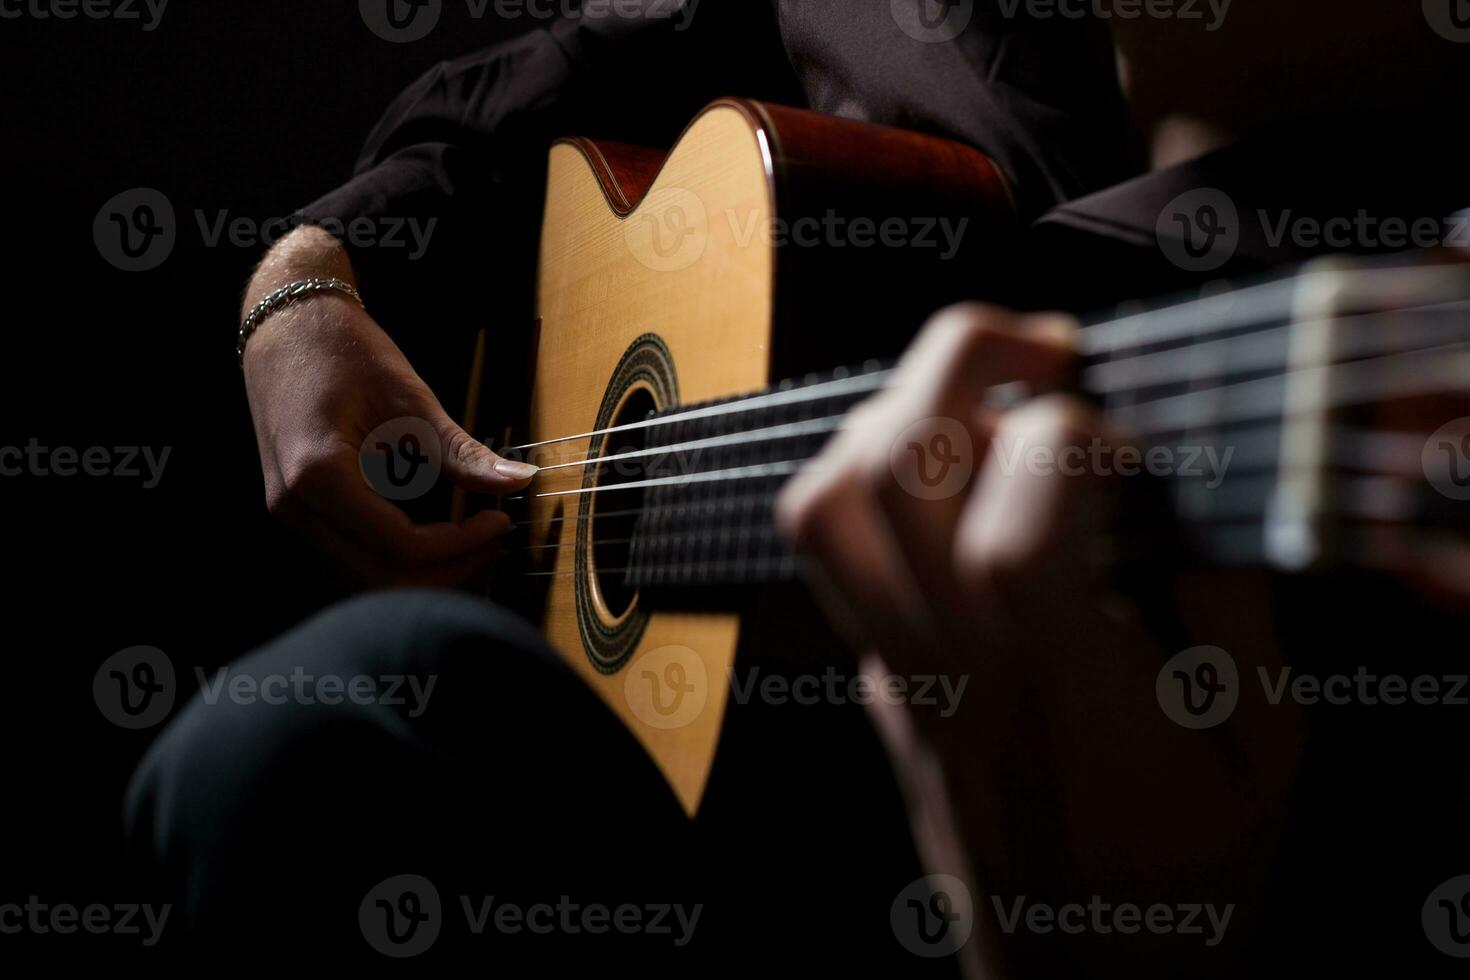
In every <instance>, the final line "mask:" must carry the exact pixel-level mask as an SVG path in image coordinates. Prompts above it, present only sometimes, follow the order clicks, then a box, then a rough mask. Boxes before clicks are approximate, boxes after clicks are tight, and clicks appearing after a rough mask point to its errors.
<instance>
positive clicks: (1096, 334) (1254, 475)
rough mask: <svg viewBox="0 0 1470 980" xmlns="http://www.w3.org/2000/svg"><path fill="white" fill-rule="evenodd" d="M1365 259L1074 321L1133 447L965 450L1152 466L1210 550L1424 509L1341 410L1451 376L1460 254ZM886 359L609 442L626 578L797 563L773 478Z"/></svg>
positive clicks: (1141, 468)
mask: <svg viewBox="0 0 1470 980" xmlns="http://www.w3.org/2000/svg"><path fill="white" fill-rule="evenodd" d="M1378 272H1380V273H1382V274H1383V275H1384V276H1387V277H1388V278H1385V279H1384V280H1383V281H1382V282H1375V281H1373V276H1374V275H1375V274H1377V273H1371V272H1363V271H1359V272H1357V273H1355V274H1354V276H1353V277H1352V280H1351V285H1352V289H1351V290H1349V291H1346V292H1345V291H1344V290H1343V288H1341V287H1342V283H1343V282H1344V281H1345V280H1343V279H1342V278H1333V279H1332V283H1331V284H1330V285H1333V286H1334V287H1335V288H1327V286H1328V285H1329V284H1328V283H1326V282H1325V281H1324V280H1323V279H1322V277H1323V276H1326V275H1334V274H1332V273H1328V272H1321V271H1319V272H1315V273H1311V274H1303V275H1300V276H1293V277H1289V278H1286V279H1282V280H1279V281H1275V282H1270V283H1265V284H1261V285H1258V286H1255V287H1251V288H1250V289H1246V290H1240V291H1236V292H1232V293H1228V294H1222V295H1218V296H1212V297H1207V298H1204V299H1198V300H1193V301H1190V302H1187V303H1182V304H1174V305H1169V306H1164V307H1161V308H1159V309H1154V310H1141V311H1137V312H1134V313H1132V314H1130V315H1127V316H1123V317H1118V318H1114V319H1110V320H1107V321H1104V322H1101V323H1097V324H1094V325H1091V326H1089V327H1086V328H1084V329H1083V331H1082V332H1081V334H1080V338H1079V349H1080V353H1081V372H1080V383H1079V389H1080V391H1081V393H1082V394H1083V395H1085V396H1086V397H1088V398H1090V399H1091V400H1093V401H1094V402H1095V403H1096V404H1097V405H1098V406H1099V407H1100V408H1101V409H1102V411H1103V413H1104V414H1105V415H1106V416H1107V417H1109V418H1110V419H1111V420H1113V421H1114V422H1116V423H1117V424H1118V425H1119V426H1120V427H1122V428H1124V429H1126V430H1127V431H1129V432H1131V433H1132V434H1133V435H1134V437H1135V439H1136V442H1135V443H1134V444H1133V447H1132V448H1130V449H1128V450H1125V451H1123V452H1121V453H1120V452H1118V451H1117V450H1116V449H1115V448H1111V447H1104V446H1100V445H1099V446H1096V447H1085V448H1086V450H1087V452H1086V453H1084V454H1083V456H1081V457H1078V458H1075V459H1072V460H1070V461H1068V460H1063V459H1042V458H1038V457H1036V456H1035V455H1034V454H1033V453H1032V452H1031V447H1024V446H1005V445H1001V444H998V443H997V444H992V445H990V446H985V447H981V446H976V447H973V448H974V451H975V452H976V453H977V454H978V453H986V454H989V455H988V457H987V458H986V464H987V465H997V466H1003V467H1009V468H1014V467H1018V466H1043V467H1049V468H1051V469H1058V470H1061V471H1062V472H1067V469H1066V468H1067V467H1068V466H1071V467H1073V468H1075V467H1078V466H1085V467H1091V468H1093V469H1096V470H1099V471H1101V472H1102V473H1104V474H1105V475H1106V474H1108V473H1116V474H1118V475H1124V476H1132V475H1146V476H1147V477H1153V478H1157V479H1150V480H1148V481H1147V482H1148V484H1149V485H1151V486H1152V487H1153V488H1155V489H1154V491H1153V492H1154V493H1155V494H1159V495H1162V496H1163V497H1164V498H1165V499H1166V501H1167V503H1168V505H1169V506H1170V507H1171V508H1172V512H1173V514H1174V517H1175V519H1176V524H1177V527H1178V529H1179V531H1180V534H1179V536H1178V540H1176V541H1175V542H1174V544H1176V545H1179V546H1181V547H1182V548H1183V550H1184V551H1185V552H1186V553H1188V554H1190V555H1192V556H1195V557H1198V558H1202V559H1204V560H1207V561H1210V562H1212V563H1223V564H1274V565H1279V566H1286V567H1302V566H1304V565H1310V564H1312V563H1314V562H1316V561H1319V560H1321V559H1323V558H1324V557H1325V554H1326V548H1327V541H1326V533H1327V532H1326V529H1327V528H1328V527H1329V525H1330V526H1331V527H1332V528H1333V529H1334V530H1333V532H1332V537H1333V539H1334V542H1335V544H1336V545H1338V546H1339V547H1344V546H1345V543H1346V542H1347V541H1348V540H1349V535H1347V534H1345V533H1344V531H1343V528H1344V525H1345V522H1347V521H1351V520H1353V519H1369V518H1372V519H1379V520H1383V519H1388V520H1399V521H1402V522H1420V523H1423V522H1425V521H1426V520H1430V519H1432V518H1433V516H1434V515H1433V514H1432V513H1430V511H1431V510H1432V509H1433V508H1432V506H1430V507H1429V510H1426V506H1425V505H1432V504H1433V503H1434V497H1433V495H1428V496H1427V497H1424V498H1422V499H1416V500H1414V501H1412V502H1411V503H1409V504H1402V503H1401V504H1400V505H1399V506H1398V511H1399V513H1387V514H1385V513H1382V512H1381V511H1382V510H1383V503H1382V501H1383V500H1384V499H1385V498H1384V495H1383V493H1382V480H1381V478H1380V477H1378V476H1375V475H1374V474H1373V473H1372V472H1371V470H1372V467H1371V466H1370V465H1367V463H1366V461H1369V460H1371V459H1374V458H1378V457H1382V456H1385V455H1392V454H1394V453H1396V452H1397V453H1399V455H1402V453H1401V452H1400V450H1402V449H1404V448H1405V447H1401V446H1396V445H1393V442H1394V440H1395V438H1396V437H1394V436H1393V435H1392V434H1391V433H1384V432H1379V431H1374V430H1371V429H1370V428H1368V427H1354V426H1352V425H1351V424H1350V423H1351V421H1352V418H1353V414H1352V413H1353V410H1354V408H1355V407H1358V406H1362V405H1367V404H1371V403H1374V402H1378V401H1381V400H1383V399H1388V398H1393V397H1397V396H1399V395H1403V394H1414V393H1418V392H1421V391H1424V390H1434V389H1435V388H1437V387H1438V388H1443V387H1454V386H1456V385H1458V384H1459V383H1460V382H1459V379H1460V378H1463V377H1464V376H1465V369H1466V363H1465V361H1464V359H1463V358H1464V357H1465V350H1464V348H1465V341H1466V327H1465V322H1466V316H1465V314H1466V313H1467V312H1470V293H1467V290H1466V284H1465V281H1464V278H1465V277H1464V275H1463V273H1462V271H1461V270H1460V269H1459V268H1458V267H1455V268H1454V269H1452V270H1451V271H1450V272H1448V273H1447V272H1446V271H1445V270H1444V269H1443V268H1435V267H1431V268H1428V269H1421V270H1414V271H1410V272H1407V273H1406V272H1405V270H1403V269H1393V270H1386V269H1385V270H1378ZM1390 273H1391V275H1390ZM1406 276H1407V277H1408V278H1406ZM1415 277H1417V279H1415ZM1410 280H1415V281H1410ZM1390 300H1392V302H1390ZM1406 304H1407V308H1406ZM1385 306H1393V307H1395V310H1394V312H1393V313H1392V314H1390V313H1387V312H1385V310H1384V307H1385ZM1409 314H1412V315H1409ZM1390 326H1391V327H1392V329H1390ZM1448 355H1454V357H1449V356H1448ZM891 373H892V372H891V371H890V370H888V369H887V368H885V367H884V366H882V365H879V364H876V363H870V364H867V365H864V366H863V367H860V368H855V369H841V370H838V371H836V372H833V373H831V374H829V375H825V376H821V377H818V376H809V377H807V378H805V379H802V380H800V381H786V382H783V383H781V384H780V385H777V386H774V387H772V388H770V389H767V390H766V391H764V392H759V393H756V394H754V395H747V396H741V397H740V398H735V399H728V400H725V401H722V402H712V403H707V404H703V405H695V406H679V407H677V408H674V409H670V410H667V411H665V412H663V413H661V414H660V415H659V416H656V417H655V419H654V420H653V421H651V422H650V424H649V425H648V426H647V427H646V428H644V429H642V430H640V432H641V433H642V435H641V436H640V438H639V443H638V446H637V447H636V448H635V449H633V450H631V455H629V451H625V452H623V453H618V452H615V451H611V450H609V451H607V452H606V453H605V456H606V457H608V458H610V459H612V460H613V462H611V463H607V464H604V467H603V469H604V472H602V473H600V474H599V475H598V482H599V484H603V485H621V487H623V488H626V489H621V488H620V489H617V490H613V491H612V492H611V493H610V494H609V495H607V497H606V498H605V499H601V500H599V505H600V506H602V507H603V508H604V509H605V512H606V511H607V510H611V509H612V507H618V508H621V509H626V510H627V511H629V512H631V513H634V514H636V518H635V519H634V520H633V521H631V522H630V523H631V529H630V531H629V532H628V533H629V539H628V550H627V552H626V556H627V558H626V569H625V574H626V580H627V583H628V585H629V586H636V587H644V588H652V589H658V588H661V587H683V586H735V585H745V584H757V583H769V582H776V581H782V580H786V579H790V578H792V577H794V576H795V575H796V574H797V573H798V571H799V560H798V558H797V557H796V556H795V555H793V553H792V552H791V550H790V549H789V548H788V547H787V546H786V545H785V544H784V542H783V541H782V539H781V537H780V536H779V535H778V533H777V532H776V529H775V526H774V519H773V506H774V501H775V499H776V496H777V494H778V492H779V490H780V488H781V486H782V485H783V484H784V483H785V481H786V480H787V479H789V478H790V477H791V476H792V475H793V474H794V473H796V472H797V471H798V470H799V469H800V468H802V467H803V466H806V465H810V463H809V461H810V460H812V459H813V457H815V456H816V455H817V453H818V452H819V451H820V449H821V447H822V445H823V444H824V443H825V442H826V440H827V439H828V438H830V437H831V436H832V434H833V433H834V432H835V431H836V430H837V429H838V428H840V427H841V424H842V418H843V416H844V415H845V414H846V413H847V411H848V410H850V409H851V408H852V407H853V406H854V405H855V404H856V403H858V402H859V401H861V400H863V399H864V398H866V397H868V396H869V395H871V394H872V393H873V392H875V391H877V390H878V389H879V388H881V387H883V386H884V385H885V384H887V383H888V382H889V379H890V375H891ZM1015 394H1016V393H1015V392H1013V391H1010V390H1007V389H1001V390H998V391H997V392H996V395H997V398H998V399H1001V400H1004V399H1006V398H1009V397H1014V396H1015ZM1416 447H1417V443H1416ZM1416 447H1408V448H1410V449H1413V450H1414V451H1415V452H1417V448H1416ZM619 456H622V457H624V458H622V459H618V458H617V457H619ZM1283 461H1287V462H1283ZM976 462H977V464H979V463H980V460H979V459H977V460H976ZM1151 499H1156V498H1151ZM1398 499H1400V500H1401V501H1402V500H1403V499H1404V497H1403V495H1402V494H1400V495H1399V498H1398ZM1439 503H1440V504H1443V501H1442V500H1441V501H1439ZM1375 509H1376V511H1379V512H1377V513H1375V512H1374V511H1375ZM1458 516H1459V515H1458V514H1456V515H1454V517H1456V518H1458ZM1154 517H1155V520H1154V521H1153V523H1155V524H1157V523H1158V521H1157V517H1158V515H1157V512H1155V513H1154ZM1136 543H1137V542H1136V541H1134V542H1124V545H1125V550H1126V546H1127V545H1131V544H1136Z"/></svg>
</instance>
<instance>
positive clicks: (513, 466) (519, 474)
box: [495, 459, 536, 480]
mask: <svg viewBox="0 0 1470 980" xmlns="http://www.w3.org/2000/svg"><path fill="white" fill-rule="evenodd" d="M495 472H497V473H499V474H500V475H501V476H503V477H506V478H508V479H511V480H529V479H530V478H531V477H533V476H535V475H536V467H534V466H532V465H531V464H530V463H518V462H516V461H515V460H513V459H497V460H496V461H495Z"/></svg>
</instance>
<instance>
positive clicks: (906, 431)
mask: <svg viewBox="0 0 1470 980" xmlns="http://www.w3.org/2000/svg"><path fill="white" fill-rule="evenodd" d="M1071 329H1072V323H1071V321H1070V320H1067V319H1064V318H1057V317H1045V318H1018V317H1015V316H1012V315H1010V314H1006V313H1004V312H1002V311H999V310H994V309H991V308H988V307H982V306H960V307H953V308H951V309H949V310H946V311H944V312H943V313H941V314H939V315H938V316H936V317H935V318H934V320H933V321H932V322H931V324H930V326H929V327H927V328H926V330H925V332H924V335H923V336H922V337H921V338H920V340H919V341H918V342H916V344H915V346H914V348H913V350H912V353H911V356H910V357H909V358H906V362H907V363H906V364H905V365H903V366H902V367H901V368H900V370H899V374H898V377H897V378H896V384H895V388H894V399H893V401H892V402H891V403H890V404H888V405H885V411H884V412H883V413H882V414H881V416H880V418H881V421H882V424H881V425H880V426H879V427H877V428H876V429H875V430H874V431H872V432H869V433H868V434H867V435H866V439H867V441H868V443H869V445H871V446H874V447H886V449H887V452H886V453H884V452H881V450H880V451H879V452H875V453H872V454H871V455H870V457H869V466H868V468H867V471H866V478H867V479H868V481H869V483H870V487H871V492H872V494H873V495H874V497H875V498H876V499H877V501H878V503H879V505H880V506H881V508H882V510H883V512H884V514H885V516H886V517H887V520H888V521H889V523H890V524H891V526H892V528H893V536H894V539H895V540H896V541H897V543H898V546H899V548H900V550H901V551H902V552H903V555H904V557H905V559H906V560H907V562H908V564H909V566H910V567H911V568H912V570H913V574H914V577H915V578H916V579H917V580H918V582H919V584H920V586H921V587H922V588H923V589H924V591H925V592H926V593H928V594H929V595H930V596H931V597H932V598H931V601H932V603H933V605H935V606H936V607H937V608H939V609H944V610H950V609H953V608H954V607H955V606H956V604H958V603H962V602H963V601H964V600H963V597H962V596H961V594H960V590H959V588H958V586H957V584H956V583H955V581H954V576H953V574H952V573H953V566H952V565H951V563H950V562H949V561H948V560H947V556H948V555H949V553H950V550H951V546H952V542H953V540H954V535H955V526H956V524H957V523H958V521H959V518H960V514H961V513H962V511H963V510H964V507H965V501H966V500H967V498H968V496H969V494H970V492H971V490H972V489H973V486H974V482H973V474H974V472H975V471H976V470H981V469H983V468H984V466H985V465H987V464H993V462H994V461H993V460H991V459H990V458H989V457H990V455H991V454H989V453H988V452H987V451H986V450H987V448H988V447H989V446H990V444H991V435H992V432H993V430H994V424H995V418H996V413H995V412H993V411H991V410H988V409H986V408H985V407H984V406H985V401H986V398H987V396H988V395H989V394H990V393H991V392H992V390H993V389H995V388H996V387H998V386H999V385H1002V384H1007V383H1011V382H1024V383H1026V385H1027V386H1028V387H1032V388H1047V387H1052V386H1055V385H1058V384H1061V383H1062V382H1063V381H1064V380H1065V379H1066V378H1067V377H1068V375H1069V374H1070V373H1071V371H1072V370H1073V365H1074V354H1073V352H1072V350H1071V347H1070V345H1069V343H1068V342H1067V341H1066V340H1065V339H1063V340H1061V341H1059V340H1057V339H1056V337H1057V335H1060V336H1062V337H1063V338H1065V337H1066V336H1067V335H1068V332H1069V331H1070V330H1071Z"/></svg>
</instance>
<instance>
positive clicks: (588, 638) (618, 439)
mask: <svg viewBox="0 0 1470 980" xmlns="http://www.w3.org/2000/svg"><path fill="white" fill-rule="evenodd" d="M677 404H679V385H678V381H677V379H676V378H675V375H674V359H673V357H672V355H670V353H669V349H668V347H666V346H665V345H664V342H663V341H662V340H660V339H659V338H658V336H657V335H656V334H644V335H643V336H641V337H639V338H638V339H636V340H635V341H633V343H632V344H630V345H629V346H628V349H627V351H626V352H624V354H623V356H622V359H621V360H619V362H618V366H617V367H616V368H615V369H614V370H613V374H612V377H611V378H610V379H609V380H608V384H607V389H606V390H605V391H604V393H603V398H602V406H601V408H599V409H598V411H597V422H596V424H595V425H594V426H593V431H595V432H599V433H603V434H602V435H596V436H593V437H592V439H591V440H589V443H588V447H587V458H588V459H591V460H599V461H600V462H598V463H597V464H596V465H593V466H588V467H586V468H585V470H584V473H585V476H584V477H583V481H582V491H583V492H582V494H581V495H580V496H579V497H578V505H577V515H576V517H575V521H576V526H577V551H576V562H575V565H576V569H575V579H574V581H575V589H574V591H575V595H576V602H577V626H578V628H579V629H580V631H581V633H582V646H583V649H585V650H586V651H587V658H588V659H589V660H590V661H591V662H592V665H593V666H594V667H596V668H597V669H598V670H599V671H601V672H602V673H604V674H614V673H617V671H618V670H620V669H621V668H622V666H623V664H625V663H627V662H628V658H629V657H631V656H632V655H633V651H634V650H636V649H637V648H638V641H639V640H640V639H641V638H642V636H643V631H644V629H645V628H647V626H648V610H647V609H644V608H641V607H640V604H639V601H638V590H637V587H636V586H631V585H629V584H628V579H627V569H628V559H629V555H630V552H631V539H632V537H633V534H634V528H635V527H636V525H637V523H638V517H639V510H640V508H641V507H642V504H643V496H644V488H643V487H631V486H630V487H628V488H627V489H607V488H609V487H620V486H621V485H622V484H625V483H626V484H632V483H639V482H641V481H642V480H643V479H644V478H645V475H647V474H648V473H649V467H648V465H647V463H646V458H644V457H638V456H634V457H631V458H629V457H628V456H627V454H628V453H636V452H637V451H638V450H639V449H641V448H643V447H644V446H645V445H648V442H647V437H648V435H649V431H650V430H649V429H648V428H642V429H626V430H620V431H614V432H609V431H607V430H609V429H613V428H614V427H615V426H623V425H629V424H631V423H634V422H638V421H641V420H643V419H645V418H647V417H648V414H649V413H650V412H653V411H655V410H658V409H663V408H667V407H669V406H671V405H677ZM614 457H620V458H614Z"/></svg>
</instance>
